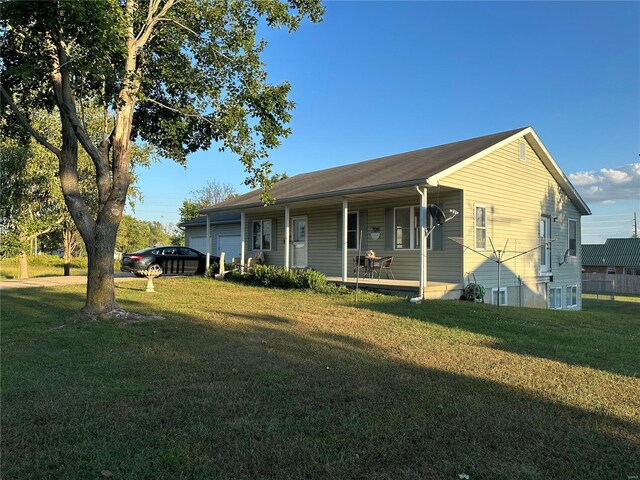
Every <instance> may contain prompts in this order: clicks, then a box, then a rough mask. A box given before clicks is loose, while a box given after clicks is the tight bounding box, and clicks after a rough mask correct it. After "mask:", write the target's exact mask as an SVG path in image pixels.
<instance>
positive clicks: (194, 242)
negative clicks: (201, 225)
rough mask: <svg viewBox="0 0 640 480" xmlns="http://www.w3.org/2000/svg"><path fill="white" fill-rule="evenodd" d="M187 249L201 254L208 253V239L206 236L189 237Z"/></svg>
mask: <svg viewBox="0 0 640 480" xmlns="http://www.w3.org/2000/svg"><path fill="white" fill-rule="evenodd" d="M187 247H191V248H193V249H194V250H198V251H199V252H201V253H207V237H206V236H204V235H203V236H198V237H189V244H188V245H187Z"/></svg>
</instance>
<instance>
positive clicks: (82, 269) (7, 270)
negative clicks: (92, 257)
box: [0, 255, 119, 280]
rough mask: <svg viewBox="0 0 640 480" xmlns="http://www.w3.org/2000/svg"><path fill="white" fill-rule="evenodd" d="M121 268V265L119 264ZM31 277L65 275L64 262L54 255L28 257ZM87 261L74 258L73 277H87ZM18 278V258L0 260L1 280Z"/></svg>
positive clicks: (72, 265) (72, 264)
mask: <svg viewBox="0 0 640 480" xmlns="http://www.w3.org/2000/svg"><path fill="white" fill-rule="evenodd" d="M118 268H119V264H118ZM27 269H28V271H29V277H31V278H35V277H55V276H58V275H62V274H63V273H64V260H63V259H62V258H59V257H55V256H52V255H37V256H34V255H31V256H29V257H27ZM86 274H87V259H86V258H74V259H73V260H72V261H71V275H86ZM12 278H18V257H12V258H3V259H0V279H3V280H4V279H7V280H10V279H12Z"/></svg>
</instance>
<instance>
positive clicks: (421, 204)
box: [200, 127, 591, 309]
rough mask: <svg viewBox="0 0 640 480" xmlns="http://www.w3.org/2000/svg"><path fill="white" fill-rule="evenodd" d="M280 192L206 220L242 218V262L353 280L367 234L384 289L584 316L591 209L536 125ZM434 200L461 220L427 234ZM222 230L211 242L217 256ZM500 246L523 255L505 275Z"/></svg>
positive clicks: (307, 176)
mask: <svg viewBox="0 0 640 480" xmlns="http://www.w3.org/2000/svg"><path fill="white" fill-rule="evenodd" d="M271 194H272V196H273V197H274V198H275V199H276V200H275V202H274V203H273V204H271V205H268V206H263V205H262V203H261V201H260V191H259V190H255V191H252V192H249V193H247V194H244V195H240V196H238V197H234V198H231V199H228V200H226V201H224V202H222V203H219V204H217V205H215V206H213V207H210V208H205V209H203V210H202V211H201V212H200V213H202V214H203V215H204V216H205V220H206V219H208V220H209V226H210V227H211V226H212V225H215V223H214V222H215V221H216V220H215V219H216V218H217V217H216V216H217V215H220V214H235V215H238V214H239V215H240V224H239V230H238V232H239V233H240V237H241V238H240V257H241V258H242V262H243V263H244V259H245V258H246V257H247V256H253V255H255V254H256V253H257V252H258V251H261V252H263V253H264V256H265V260H266V263H267V264H273V265H281V266H284V267H285V268H287V269H289V268H313V269H316V270H319V271H321V272H323V273H325V274H326V275H327V276H328V277H329V278H330V279H331V280H335V281H338V282H342V283H345V284H349V283H350V282H352V281H353V280H354V279H353V275H354V274H353V271H354V270H353V262H354V257H355V256H356V255H357V251H358V250H357V247H358V238H359V236H360V235H362V245H361V250H362V252H365V251H367V250H373V251H375V253H376V255H377V256H382V257H387V256H392V257H393V261H392V272H393V274H394V277H395V280H384V281H381V283H386V284H393V283H394V282H396V283H402V282H404V285H410V286H412V288H414V289H415V291H417V295H418V296H420V297H422V298H459V297H460V294H461V293H462V292H463V289H464V287H465V285H466V284H467V283H468V282H469V281H473V282H474V283H479V284H481V285H483V286H484V287H485V289H486V291H487V295H486V301H488V302H492V303H498V302H499V303H500V304H502V305H514V306H536V307H543V308H544V307H546V308H558V309H559V308H563V309H565V308H572V309H579V308H581V305H582V303H581V266H582V262H581V253H582V252H581V246H580V224H581V216H582V215H590V214H591V211H590V210H589V207H588V206H587V205H586V203H585V202H584V200H583V199H582V198H581V197H580V195H579V194H578V192H577V191H576V189H575V188H574V187H573V186H572V185H571V183H570V182H569V180H568V179H567V177H566V175H565V174H564V173H563V172H562V170H561V169H560V167H559V166H558V164H557V163H556V161H555V160H554V159H553V158H552V156H551V154H550V153H549V152H548V150H547V149H546V148H545V146H544V145H543V143H542V141H541V140H540V138H539V137H538V135H537V134H536V133H535V131H534V130H533V128H531V127H525V128H519V129H515V130H510V131H506V132H501V133H496V134H492V135H486V136H482V137H477V138H472V139H469V140H464V141H460V142H455V143H449V144H445V145H440V146H436V147H431V148H425V149H421V150H416V151H412V152H407V153H400V154H397V155H392V156H388V157H383V158H377V159H374V160H368V161H364V162H359V163H353V164H349V165H343V166H339V167H334V168H329V169H325V170H320V171H315V172H309V173H303V174H300V175H296V176H293V177H290V178H287V179H285V180H282V181H280V182H278V183H276V184H275V185H274V187H273V189H272V192H271ZM430 204H435V205H438V206H439V207H440V208H442V210H443V211H445V212H449V211H451V210H455V211H457V212H459V214H458V215H457V216H455V217H454V218H453V219H452V220H450V221H448V222H447V223H446V224H444V225H441V226H438V227H436V228H435V229H434V230H433V232H432V234H431V236H430V237H428V238H427V237H426V232H427V231H428V229H429V227H430V222H431V221H432V220H431V219H430V217H429V216H428V214H427V212H428V206H429V205H430ZM236 225H237V224H236ZM215 228H216V227H215V226H214V228H213V229H209V232H210V237H211V238H210V242H207V241H206V239H205V243H206V244H207V246H209V248H210V250H209V251H210V252H216V253H218V252H217V251H216V248H217V247H219V245H220V243H219V241H218V242H216V240H215V238H213V237H215V235H213V236H212V234H211V232H214V231H215ZM204 231H205V232H206V231H207V228H206V226H205V228H204ZM201 232H202V230H201ZM205 235H206V233H205ZM425 238H426V241H425ZM214 243H215V245H214ZM494 250H495V254H498V255H502V258H503V259H505V260H506V259H509V258H511V257H515V258H512V259H510V260H507V261H505V263H503V264H502V265H501V267H500V274H501V275H500V276H499V275H498V264H497V263H496V262H495V261H494V259H495V255H494ZM500 250H502V251H503V252H500ZM226 254H227V257H229V256H235V255H233V254H230V252H226ZM516 255H519V256H517V257H516ZM499 278H500V283H499Z"/></svg>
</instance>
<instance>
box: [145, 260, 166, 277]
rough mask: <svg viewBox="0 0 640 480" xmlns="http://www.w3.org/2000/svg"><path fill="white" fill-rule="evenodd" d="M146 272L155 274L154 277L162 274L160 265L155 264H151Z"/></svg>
mask: <svg viewBox="0 0 640 480" xmlns="http://www.w3.org/2000/svg"><path fill="white" fill-rule="evenodd" d="M147 272H149V273H153V274H155V276H156V277H159V276H160V275H162V274H163V273H164V270H162V266H161V265H158V264H157V263H152V264H151V265H149V267H148V268H147Z"/></svg>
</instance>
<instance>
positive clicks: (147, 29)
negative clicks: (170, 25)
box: [134, 0, 176, 51]
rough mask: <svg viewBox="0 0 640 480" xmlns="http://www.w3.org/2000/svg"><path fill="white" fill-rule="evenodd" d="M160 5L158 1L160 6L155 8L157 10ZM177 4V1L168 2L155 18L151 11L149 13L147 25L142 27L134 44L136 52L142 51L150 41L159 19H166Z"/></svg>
mask: <svg viewBox="0 0 640 480" xmlns="http://www.w3.org/2000/svg"><path fill="white" fill-rule="evenodd" d="M159 3H160V2H159V1H158V4H156V5H153V6H155V8H156V9H157V8H158V6H159ZM175 3H176V0H167V2H166V3H165V4H164V6H163V7H162V9H161V10H160V12H158V15H157V16H154V15H153V14H152V13H151V10H150V11H149V13H147V20H146V21H145V25H144V26H143V27H142V30H141V32H140V33H139V34H138V36H137V37H136V39H135V42H134V47H135V50H136V51H138V50H140V49H141V48H142V47H143V46H144V45H145V44H146V43H147V42H148V41H149V38H150V37H151V34H152V33H153V28H154V27H155V26H156V24H157V23H158V21H159V19H160V18H162V17H164V16H165V15H166V14H167V12H168V11H169V10H170V9H171V7H173V5H174V4H175ZM149 6H150V7H151V6H152V5H151V3H150V4H149Z"/></svg>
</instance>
